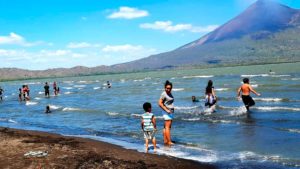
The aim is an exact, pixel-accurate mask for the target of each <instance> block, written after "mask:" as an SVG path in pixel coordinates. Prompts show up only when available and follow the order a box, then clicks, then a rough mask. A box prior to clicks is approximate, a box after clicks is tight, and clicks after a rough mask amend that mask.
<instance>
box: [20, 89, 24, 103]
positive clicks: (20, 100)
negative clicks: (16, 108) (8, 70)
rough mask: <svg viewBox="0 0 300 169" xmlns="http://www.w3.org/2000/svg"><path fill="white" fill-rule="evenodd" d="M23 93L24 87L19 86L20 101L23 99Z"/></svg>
mask: <svg viewBox="0 0 300 169" xmlns="http://www.w3.org/2000/svg"><path fill="white" fill-rule="evenodd" d="M22 95H23V93H22V89H21V88H19V101H20V102H21V101H22Z"/></svg>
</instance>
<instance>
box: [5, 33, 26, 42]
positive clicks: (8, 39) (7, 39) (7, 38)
mask: <svg viewBox="0 0 300 169" xmlns="http://www.w3.org/2000/svg"><path fill="white" fill-rule="evenodd" d="M24 43H25V39H24V38H23V37H22V36H20V35H18V34H15V33H13V32H11V33H10V34H9V36H0V44H24Z"/></svg>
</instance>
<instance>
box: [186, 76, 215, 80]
mask: <svg viewBox="0 0 300 169" xmlns="http://www.w3.org/2000/svg"><path fill="white" fill-rule="evenodd" d="M212 77H214V76H213V75H202V76H183V77H182V78H184V79H190V78H212Z"/></svg>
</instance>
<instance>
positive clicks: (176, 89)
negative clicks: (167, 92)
mask: <svg viewBox="0 0 300 169" xmlns="http://www.w3.org/2000/svg"><path fill="white" fill-rule="evenodd" d="M172 91H174V92H178V91H184V88H174V89H172Z"/></svg>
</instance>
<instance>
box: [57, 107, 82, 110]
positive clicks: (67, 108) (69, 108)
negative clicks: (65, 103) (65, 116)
mask: <svg viewBox="0 0 300 169" xmlns="http://www.w3.org/2000/svg"><path fill="white" fill-rule="evenodd" d="M80 110H81V109H79V108H73V107H65V108H63V109H62V111H80Z"/></svg>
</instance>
